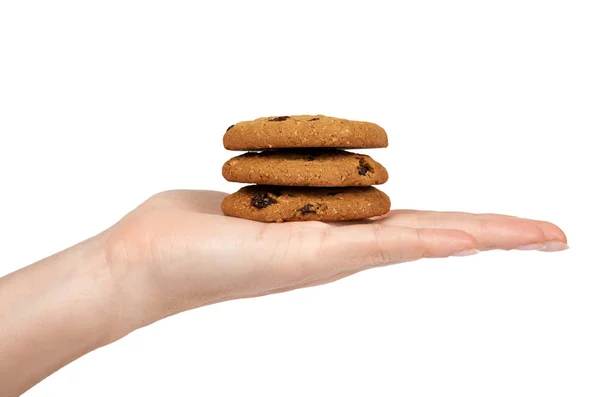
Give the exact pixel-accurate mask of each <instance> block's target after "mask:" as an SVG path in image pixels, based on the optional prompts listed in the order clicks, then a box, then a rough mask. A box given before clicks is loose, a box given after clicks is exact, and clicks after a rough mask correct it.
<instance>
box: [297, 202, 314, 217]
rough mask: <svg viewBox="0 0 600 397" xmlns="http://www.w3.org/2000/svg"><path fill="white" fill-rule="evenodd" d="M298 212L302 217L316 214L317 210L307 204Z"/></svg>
mask: <svg viewBox="0 0 600 397" xmlns="http://www.w3.org/2000/svg"><path fill="white" fill-rule="evenodd" d="M298 212H300V213H301V214H302V215H307V214H316V213H317V209H316V208H315V206H314V205H312V204H306V205H305V206H304V207H302V208H300V209H299V210H298Z"/></svg>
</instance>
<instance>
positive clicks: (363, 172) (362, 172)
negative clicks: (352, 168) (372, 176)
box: [357, 165, 369, 176]
mask: <svg viewBox="0 0 600 397" xmlns="http://www.w3.org/2000/svg"><path fill="white" fill-rule="evenodd" d="M357 169H358V175H362V176H365V175H367V172H369V169H368V168H367V167H363V166H362V165H359V166H358V167H357Z"/></svg>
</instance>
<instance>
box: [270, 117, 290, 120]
mask: <svg viewBox="0 0 600 397" xmlns="http://www.w3.org/2000/svg"><path fill="white" fill-rule="evenodd" d="M289 118H290V116H279V117H271V118H270V119H269V121H285V120H287V119H289Z"/></svg>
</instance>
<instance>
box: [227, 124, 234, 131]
mask: <svg viewBox="0 0 600 397" xmlns="http://www.w3.org/2000/svg"><path fill="white" fill-rule="evenodd" d="M234 125H235V124H234ZM234 125H230V126H229V128H227V131H229V130H230V129H232V128H233V126H234Z"/></svg>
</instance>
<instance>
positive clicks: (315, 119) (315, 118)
mask: <svg viewBox="0 0 600 397" xmlns="http://www.w3.org/2000/svg"><path fill="white" fill-rule="evenodd" d="M317 120H319V118H318V117H314V118H312V119H310V120H308V121H317Z"/></svg>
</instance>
